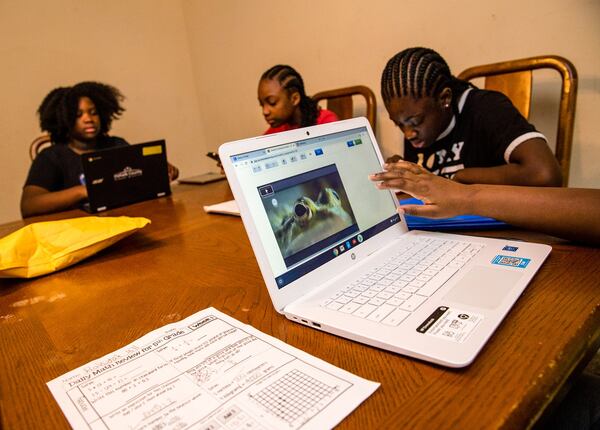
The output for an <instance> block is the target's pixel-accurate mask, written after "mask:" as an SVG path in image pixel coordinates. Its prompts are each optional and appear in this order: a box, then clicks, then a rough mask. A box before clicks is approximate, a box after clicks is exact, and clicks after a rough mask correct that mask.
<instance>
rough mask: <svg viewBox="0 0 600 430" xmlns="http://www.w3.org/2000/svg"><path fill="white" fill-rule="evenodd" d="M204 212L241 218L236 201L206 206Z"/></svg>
mask: <svg viewBox="0 0 600 430" xmlns="http://www.w3.org/2000/svg"><path fill="white" fill-rule="evenodd" d="M204 212H206V213H217V214H226V215H236V216H240V209H239V208H238V205H237V203H236V202H235V200H228V201H226V202H223V203H217V204H214V205H210V206H204Z"/></svg>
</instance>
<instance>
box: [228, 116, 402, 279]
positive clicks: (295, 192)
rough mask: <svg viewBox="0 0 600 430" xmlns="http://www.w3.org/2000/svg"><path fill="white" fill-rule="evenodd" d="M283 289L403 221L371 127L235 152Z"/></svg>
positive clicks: (235, 164)
mask: <svg viewBox="0 0 600 430" xmlns="http://www.w3.org/2000/svg"><path fill="white" fill-rule="evenodd" d="M231 163H232V165H233V167H234V169H235V170H236V173H237V176H238V179H239V182H240V185H241V187H242V189H243V194H244V196H245V198H246V200H247V203H248V207H249V209H250V212H251V216H252V219H253V221H254V223H255V225H256V228H257V231H258V234H259V236H260V240H261V241H262V243H263V247H264V249H265V250H266V253H267V257H268V259H269V263H270V265H271V267H272V269H273V274H274V275H275V281H276V283H277V286H278V287H279V288H280V289H281V288H283V287H285V286H286V285H288V284H290V283H291V282H293V281H295V280H297V279H298V278H300V277H301V276H303V275H305V274H306V273H309V272H310V271H312V270H314V269H316V268H317V267H320V266H321V265H323V264H325V263H326V262H328V261H330V260H332V259H334V258H336V257H337V256H339V255H341V254H343V253H345V252H347V251H348V250H350V249H353V248H354V247H356V246H360V245H361V243H363V242H364V241H366V240H368V239H369V238H371V237H373V236H374V235H375V234H377V233H379V232H381V231H383V230H385V229H386V228H388V227H391V226H392V225H394V224H396V223H398V222H400V217H399V216H398V214H397V213H396V210H395V204H394V201H393V197H392V195H391V193H389V192H387V191H378V190H377V189H376V188H375V186H374V185H373V183H372V182H371V181H370V180H369V179H368V175H369V174H370V173H374V172H377V171H379V170H380V169H381V166H380V164H379V160H378V157H377V154H376V152H375V149H374V146H373V142H372V141H371V138H370V136H369V132H368V131H367V129H366V127H360V128H355V129H352V130H346V131H342V132H336V133H332V134H329V135H325V136H318V137H313V138H307V139H303V140H299V141H295V142H290V143H285V144H282V145H279V146H274V147H269V148H265V149H261V150H256V151H252V152H246V153H242V154H237V155H233V156H231Z"/></svg>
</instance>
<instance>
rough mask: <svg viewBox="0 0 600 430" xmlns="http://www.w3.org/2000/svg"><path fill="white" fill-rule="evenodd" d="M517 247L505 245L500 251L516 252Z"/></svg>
mask: <svg viewBox="0 0 600 430" xmlns="http://www.w3.org/2000/svg"><path fill="white" fill-rule="evenodd" d="M518 249H519V247H518V246H510V245H506V246H505V247H504V248H502V251H511V252H515V251H516V250H518Z"/></svg>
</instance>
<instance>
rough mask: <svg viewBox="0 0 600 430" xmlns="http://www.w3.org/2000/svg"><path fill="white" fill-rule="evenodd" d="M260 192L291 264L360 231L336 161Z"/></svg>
mask: <svg viewBox="0 0 600 430" xmlns="http://www.w3.org/2000/svg"><path fill="white" fill-rule="evenodd" d="M258 192H259V194H260V196H261V198H262V201H263V205H264V206H265V211H266V212H267V216H268V218H269V223H270V224H271V228H272V229H273V233H274V234H275V238H276V239H277V244H278V245H279V249H280V250H281V254H282V255H283V259H284V262H285V265H286V266H287V267H290V266H292V265H294V264H295V263H298V262H299V261H301V260H303V259H305V258H306V257H310V256H311V255H312V254H314V253H315V251H319V250H320V249H322V248H325V247H327V246H330V245H333V244H335V243H337V242H339V241H340V240H342V239H344V238H346V237H348V236H349V235H352V234H354V233H357V232H358V225H357V224H356V218H355V217H354V213H353V212H352V208H351V207H350V201H349V199H348V196H347V194H346V190H345V189H344V185H343V184H342V179H341V178H340V174H339V172H338V170H337V168H336V166H335V164H331V165H329V166H325V167H321V168H318V169H315V170H311V171H309V172H306V173H302V174H299V175H295V176H292V177H291V178H285V179H281V180H279V181H276V182H273V183H270V184H267V185H263V186H261V187H258Z"/></svg>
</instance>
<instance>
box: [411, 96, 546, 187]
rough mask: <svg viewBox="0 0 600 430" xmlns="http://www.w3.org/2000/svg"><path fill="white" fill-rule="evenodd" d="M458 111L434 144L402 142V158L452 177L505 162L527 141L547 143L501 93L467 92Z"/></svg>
mask: <svg viewBox="0 0 600 430" xmlns="http://www.w3.org/2000/svg"><path fill="white" fill-rule="evenodd" d="M458 110H459V112H458V115H455V117H454V125H453V126H452V124H451V125H450V126H449V127H448V129H447V130H446V131H445V132H444V133H442V136H443V137H442V138H441V139H439V140H437V141H436V142H435V143H434V144H433V145H431V146H429V147H427V148H418V149H417V148H414V147H413V146H412V145H411V144H410V142H409V141H408V140H405V141H404V159H406V160H408V161H412V162H413V163H417V164H419V165H422V166H423V167H425V168H426V169H427V170H429V171H430V172H432V173H434V174H436V175H439V176H445V177H447V178H451V177H452V176H453V175H454V174H455V173H456V172H457V171H459V170H462V169H464V168H468V167H493V166H500V165H503V164H505V163H508V162H509V160H510V154H511V152H512V151H513V150H514V149H515V148H516V147H517V146H518V145H519V144H520V143H522V142H524V141H526V140H529V139H533V138H536V137H538V138H542V139H544V140H546V138H545V136H544V135H543V134H541V133H539V132H537V131H536V129H535V127H534V126H533V125H531V124H530V123H529V122H527V120H526V119H525V118H524V117H523V116H522V115H521V114H520V113H519V111H518V110H517V109H516V108H515V107H514V106H513V104H512V103H511V101H510V100H509V99H508V97H506V96H505V95H504V94H502V93H499V92H496V91H487V90H479V89H473V88H471V89H467V90H466V91H465V92H464V93H463V94H462V95H461V97H460V99H459V103H458Z"/></svg>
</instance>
